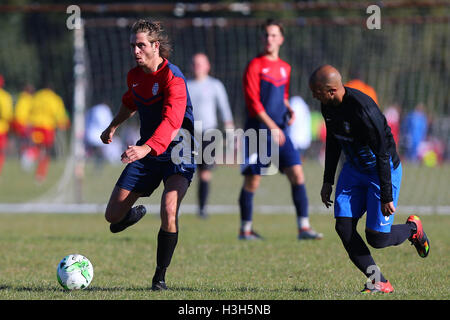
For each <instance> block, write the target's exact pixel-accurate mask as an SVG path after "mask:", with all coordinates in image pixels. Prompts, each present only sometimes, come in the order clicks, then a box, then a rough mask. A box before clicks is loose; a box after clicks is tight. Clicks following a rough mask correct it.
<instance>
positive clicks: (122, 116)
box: [100, 104, 136, 144]
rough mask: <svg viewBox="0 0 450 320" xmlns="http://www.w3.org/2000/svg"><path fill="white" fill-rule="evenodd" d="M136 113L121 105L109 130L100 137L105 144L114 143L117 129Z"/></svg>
mask: <svg viewBox="0 0 450 320" xmlns="http://www.w3.org/2000/svg"><path fill="white" fill-rule="evenodd" d="M135 113H136V111H134V110H131V109H129V108H128V107H126V106H125V105H123V104H122V105H121V106H120V109H119V112H117V114H116V116H115V117H114V119H113V120H112V121H111V123H110V125H109V126H108V128H106V129H105V130H104V131H103V132H102V134H101V135H100V139H101V140H102V142H103V143H104V144H110V143H111V142H112V138H113V136H114V132H116V129H117V128H118V127H119V126H120V125H121V124H122V123H123V122H124V121H125V120H127V119H129V118H131V117H132V116H133V115H134V114H135Z"/></svg>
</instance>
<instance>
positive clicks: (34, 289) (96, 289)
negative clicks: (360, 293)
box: [0, 285, 310, 293]
mask: <svg viewBox="0 0 450 320" xmlns="http://www.w3.org/2000/svg"><path fill="white" fill-rule="evenodd" d="M4 290H11V291H17V292H111V293H113V292H152V290H151V287H150V286H146V287H96V286H93V287H88V288H86V289H83V290H72V291H67V290H64V289H63V288H53V287H38V286H36V287H14V286H9V285H2V286H0V292H1V291H4ZM169 291H170V292H209V293H224V292H255V293H257V292H282V291H292V292H302V293H306V292H309V291H310V289H308V288H298V287H294V288H292V289H268V290H266V289H264V288H257V287H239V288H229V289H223V288H196V287H177V286H174V287H169Z"/></svg>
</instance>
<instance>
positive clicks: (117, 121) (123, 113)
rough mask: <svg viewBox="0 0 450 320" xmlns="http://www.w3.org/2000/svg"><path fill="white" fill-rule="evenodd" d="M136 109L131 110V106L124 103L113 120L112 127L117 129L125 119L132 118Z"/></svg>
mask: <svg viewBox="0 0 450 320" xmlns="http://www.w3.org/2000/svg"><path fill="white" fill-rule="evenodd" d="M135 113H136V111H133V110H130V109H129V108H127V107H125V106H124V105H123V104H122V105H121V106H120V109H119V111H118V112H117V114H116V115H115V116H114V119H113V120H112V121H111V124H110V125H109V127H110V128H113V129H117V127H119V126H120V125H121V124H122V123H123V122H124V121H126V120H128V119H129V118H131V117H132V116H133V115H134V114H135Z"/></svg>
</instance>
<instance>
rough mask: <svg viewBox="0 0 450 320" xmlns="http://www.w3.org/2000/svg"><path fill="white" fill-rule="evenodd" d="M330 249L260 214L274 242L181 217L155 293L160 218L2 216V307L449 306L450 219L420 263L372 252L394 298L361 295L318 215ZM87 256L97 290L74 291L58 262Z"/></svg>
mask: <svg viewBox="0 0 450 320" xmlns="http://www.w3.org/2000/svg"><path fill="white" fill-rule="evenodd" d="M311 219H312V223H313V224H314V226H315V227H316V228H317V229H318V230H320V231H322V232H324V234H325V238H324V239H323V240H321V241H306V242H299V241H297V240H296V238H295V235H296V234H295V225H294V218H293V217H292V216H290V215H260V216H256V217H255V220H256V221H255V223H256V225H257V227H258V231H260V232H261V233H262V234H263V235H264V236H265V237H266V240H265V241H257V242H241V241H239V240H237V227H236V226H237V224H238V217H237V215H215V216H212V217H210V219H207V220H200V219H198V218H196V217H195V216H194V215H182V216H181V217H180V228H181V230H180V238H179V243H178V246H177V249H176V251H175V255H174V258H173V261H172V264H171V266H170V268H169V270H168V273H167V279H166V280H167V283H168V285H169V286H170V288H171V289H172V290H170V291H168V292H163V293H154V292H151V291H150V290H149V287H150V285H151V277H152V275H153V271H154V267H155V256H156V234H157V232H158V228H159V219H158V218H157V216H156V215H148V216H146V217H145V218H144V219H143V220H142V221H141V222H140V223H139V224H137V225H136V226H133V227H132V228H130V229H128V230H126V231H124V232H123V233H121V234H117V235H113V234H111V233H109V230H108V226H107V224H106V223H105V221H104V219H103V216H101V215H99V214H95V215H73V214H70V215H41V214H35V215H25V214H19V215H17V214H16V215H8V214H4V215H0V255H1V257H2V265H1V272H0V299H27V300H28V299H94V300H97V299H98V300H108V299H176V300H180V299H201V300H204V299H206V300H209V299H232V300H233V299H238V300H241V299H244V300H253V299H263V300H277V299H282V300H291V299H295V300H298V299H300V300H302V299H449V298H450V286H449V275H450V274H449V273H450V271H449V270H450V263H449V259H448V258H449V256H448V254H449V249H450V235H449V233H448V230H447V229H448V226H449V225H450V217H448V216H425V217H424V218H423V221H424V225H425V226H426V231H427V232H428V234H429V237H430V239H431V253H430V256H429V257H428V258H426V259H422V258H420V257H419V256H418V255H417V253H416V251H415V249H414V248H413V247H411V246H410V245H409V242H407V243H404V244H402V245H401V246H399V247H393V248H386V249H383V250H375V249H372V253H373V255H374V258H375V260H376V261H377V263H378V264H379V266H380V268H381V270H382V271H383V272H384V274H385V276H386V278H388V279H389V280H390V281H391V283H392V284H393V285H394V287H395V289H396V291H395V293H393V294H390V295H379V296H370V297H367V296H363V295H361V294H359V293H358V292H359V290H360V289H362V286H363V284H364V281H365V279H364V277H363V276H362V274H360V272H359V271H358V270H356V268H355V267H354V266H353V265H352V264H351V263H350V261H349V259H348V258H347V255H346V253H345V251H344V249H343V247H342V245H341V243H340V240H339V239H338V237H337V235H336V234H335V232H334V230H333V218H332V217H330V216H326V215H313V216H312V217H311ZM70 253H81V254H83V255H85V256H87V257H88V258H89V259H90V260H91V262H92V263H93V265H94V270H95V275H94V280H93V282H92V284H91V286H90V287H89V288H88V289H87V290H84V291H77V292H65V291H63V290H62V288H61V287H60V286H59V284H58V283H57V280H56V267H57V264H58V262H59V261H60V260H61V259H62V258H63V257H64V256H65V255H67V254H70Z"/></svg>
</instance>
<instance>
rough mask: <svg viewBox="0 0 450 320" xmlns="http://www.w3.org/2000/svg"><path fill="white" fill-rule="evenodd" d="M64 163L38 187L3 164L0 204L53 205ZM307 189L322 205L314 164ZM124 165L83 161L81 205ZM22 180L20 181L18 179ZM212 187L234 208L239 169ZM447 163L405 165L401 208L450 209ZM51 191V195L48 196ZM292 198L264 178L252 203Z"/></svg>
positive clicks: (220, 174) (223, 169) (104, 189)
mask: <svg viewBox="0 0 450 320" xmlns="http://www.w3.org/2000/svg"><path fill="white" fill-rule="evenodd" d="M64 166H65V162H63V161H57V162H52V163H51V164H50V170H49V176H48V179H47V180H46V181H45V182H44V183H43V184H37V183H36V182H35V181H34V179H33V172H24V171H23V170H22V169H21V167H20V163H19V161H17V160H9V161H7V162H6V164H5V167H4V169H3V172H2V175H1V176H0V203H5V202H7V203H20V202H27V201H32V200H35V199H37V198H45V199H46V200H47V201H51V200H52V197H53V196H54V195H55V194H56V193H57V191H56V188H55V187H56V184H57V182H58V181H59V179H60V176H61V175H62V173H63V171H64ZM303 166H304V172H305V178H306V187H307V192H308V196H309V201H310V204H312V205H321V203H320V197H319V193H320V188H321V187H322V177H323V167H322V166H321V165H320V164H319V163H318V162H317V161H313V160H307V161H305V162H304V165H303ZM123 167H124V166H123V165H121V164H119V165H117V166H112V165H106V166H105V167H103V168H102V169H101V170H98V169H97V168H95V167H94V166H93V165H92V164H91V163H87V165H86V171H85V177H84V183H83V190H82V195H83V201H84V202H86V203H102V204H103V203H106V202H107V201H108V199H109V196H110V193H111V191H112V188H113V186H114V184H115V182H116V181H117V179H118V178H119V176H120V173H121V172H122V169H123ZM19 177H20V178H19ZM213 177H214V180H213V182H212V184H211V197H210V200H209V202H210V203H211V204H225V205H236V204H237V199H238V197H239V191H240V188H241V186H242V176H241V175H240V173H239V166H237V165H234V166H218V167H217V168H216V169H215V170H214V172H213ZM449 181H450V164H443V165H442V166H438V167H435V168H427V167H423V166H416V165H411V164H407V163H406V164H403V178H402V186H401V192H400V199H399V204H400V205H419V206H430V205H432V206H450V197H449V196H448V192H447V191H448V190H449V188H450V183H449ZM195 190H197V180H196V179H194V180H193V183H192V186H191V188H190V191H189V192H188V193H187V194H186V197H185V199H184V201H183V203H186V204H195V203H197V200H196V192H195ZM52 192H54V193H55V194H54V193H52ZM64 192H67V194H66V195H65V196H66V197H67V199H68V200H67V201H69V202H70V201H73V200H72V199H73V193H74V192H73V190H72V189H67V190H64ZM161 192H162V188H159V189H158V190H157V191H155V193H154V195H153V196H152V197H151V199H150V200H149V201H150V202H151V203H158V202H159V199H160V196H161ZM291 203H292V199H291V195H290V190H289V184H288V182H287V179H286V177H285V176H284V175H281V174H277V175H273V176H265V177H264V178H263V180H262V182H261V186H260V188H259V189H258V192H257V193H256V194H255V204H265V205H286V204H291Z"/></svg>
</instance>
